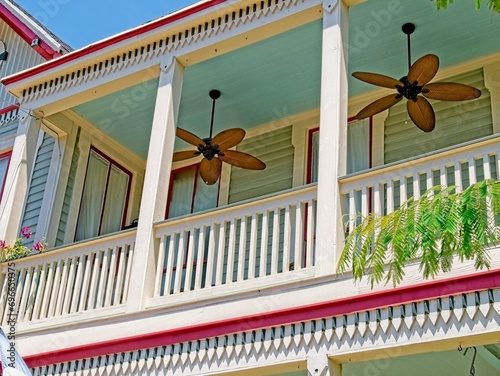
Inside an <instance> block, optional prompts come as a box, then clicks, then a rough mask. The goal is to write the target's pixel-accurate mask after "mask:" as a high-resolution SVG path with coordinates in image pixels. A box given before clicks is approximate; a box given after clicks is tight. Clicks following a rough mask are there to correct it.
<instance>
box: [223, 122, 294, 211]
mask: <svg viewBox="0 0 500 376" xmlns="http://www.w3.org/2000/svg"><path fill="white" fill-rule="evenodd" d="M291 138H292V126H287V127H284V128H280V129H277V130H274V131H272V132H269V133H265V134H262V135H259V136H256V137H252V138H249V139H246V140H244V141H243V142H242V143H241V144H240V145H238V148H237V150H238V151H242V152H244V153H248V154H251V155H253V156H255V157H257V158H259V159H261V160H262V161H263V162H264V163H265V164H266V166H267V167H266V169H265V170H263V171H250V170H245V169H241V168H237V167H232V168H231V182H230V186H229V199H228V202H229V203H234V202H239V201H242V200H247V199H250V198H255V197H259V196H263V195H266V194H270V193H275V192H279V191H283V190H285V189H289V188H291V187H292V179H293V154H294V148H293V145H292V142H291Z"/></svg>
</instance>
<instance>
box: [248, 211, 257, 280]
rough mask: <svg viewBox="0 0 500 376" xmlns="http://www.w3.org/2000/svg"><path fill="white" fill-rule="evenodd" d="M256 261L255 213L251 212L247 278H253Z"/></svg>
mask: <svg viewBox="0 0 500 376" xmlns="http://www.w3.org/2000/svg"><path fill="white" fill-rule="evenodd" d="M256 262H257V213H253V214H252V218H251V220H250V248H249V250H248V279H254V278H255V268H256V266H255V265H256Z"/></svg>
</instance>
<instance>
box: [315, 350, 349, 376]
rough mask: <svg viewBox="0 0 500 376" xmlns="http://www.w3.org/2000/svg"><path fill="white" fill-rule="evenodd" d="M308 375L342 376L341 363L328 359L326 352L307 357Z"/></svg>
mask: <svg viewBox="0 0 500 376" xmlns="http://www.w3.org/2000/svg"><path fill="white" fill-rule="evenodd" d="M307 375H308V376H342V365H341V364H337V363H335V362H333V361H332V360H330V359H329V358H328V356H327V355H326V354H314V355H309V356H308V357H307Z"/></svg>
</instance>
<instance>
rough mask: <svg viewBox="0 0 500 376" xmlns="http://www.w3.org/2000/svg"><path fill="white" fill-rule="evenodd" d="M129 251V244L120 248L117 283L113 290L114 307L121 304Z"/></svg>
mask: <svg viewBox="0 0 500 376" xmlns="http://www.w3.org/2000/svg"><path fill="white" fill-rule="evenodd" d="M126 249H127V244H123V245H121V246H120V247H119V248H118V254H117V260H116V262H117V263H118V270H117V272H116V282H115V288H114V290H113V296H112V300H111V304H112V305H116V304H120V301H121V294H122V290H123V277H124V276H123V274H124V273H125V252H126Z"/></svg>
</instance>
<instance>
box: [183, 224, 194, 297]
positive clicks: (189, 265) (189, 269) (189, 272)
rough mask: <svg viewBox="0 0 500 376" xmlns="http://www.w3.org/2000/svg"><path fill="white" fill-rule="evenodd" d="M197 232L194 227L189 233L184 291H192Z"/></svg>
mask: <svg viewBox="0 0 500 376" xmlns="http://www.w3.org/2000/svg"><path fill="white" fill-rule="evenodd" d="M195 231H196V229H195V228H194V227H193V228H192V229H191V230H190V231H189V239H188V242H189V243H188V248H187V255H186V273H185V277H184V291H190V290H191V279H192V276H193V268H194V239H195Z"/></svg>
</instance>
